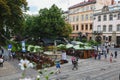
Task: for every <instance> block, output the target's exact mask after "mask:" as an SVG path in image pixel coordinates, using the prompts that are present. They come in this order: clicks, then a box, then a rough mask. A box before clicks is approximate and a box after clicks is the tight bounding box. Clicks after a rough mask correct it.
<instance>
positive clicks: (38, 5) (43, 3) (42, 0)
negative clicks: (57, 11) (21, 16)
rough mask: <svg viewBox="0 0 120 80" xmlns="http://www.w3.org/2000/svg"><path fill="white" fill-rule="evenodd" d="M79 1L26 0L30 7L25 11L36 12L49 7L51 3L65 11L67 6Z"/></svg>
mask: <svg viewBox="0 0 120 80" xmlns="http://www.w3.org/2000/svg"><path fill="white" fill-rule="evenodd" d="M81 1H83V0H27V2H28V7H30V11H28V12H27V13H29V14H37V13H38V11H39V10H40V9H43V8H50V7H51V6H52V5H53V4H56V5H57V6H58V7H59V8H61V9H62V10H64V11H65V10H67V9H68V7H69V6H71V5H74V4H77V3H80V2H81ZM33 7H34V8H33ZM34 9H35V10H34Z"/></svg>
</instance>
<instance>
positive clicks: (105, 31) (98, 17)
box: [93, 4, 120, 45]
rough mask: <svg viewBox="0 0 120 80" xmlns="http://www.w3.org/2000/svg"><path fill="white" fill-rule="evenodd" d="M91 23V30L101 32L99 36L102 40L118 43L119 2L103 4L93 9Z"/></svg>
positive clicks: (119, 31)
mask: <svg viewBox="0 0 120 80" xmlns="http://www.w3.org/2000/svg"><path fill="white" fill-rule="evenodd" d="M93 25H94V27H93V32H94V33H98V34H100V33H101V34H102V35H99V36H101V39H102V41H103V42H110V43H114V44H119V45H120V4H116V5H111V6H104V7H103V8H102V9H100V10H96V11H94V23H93ZM95 37H96V36H94V37H93V38H94V39H95Z"/></svg>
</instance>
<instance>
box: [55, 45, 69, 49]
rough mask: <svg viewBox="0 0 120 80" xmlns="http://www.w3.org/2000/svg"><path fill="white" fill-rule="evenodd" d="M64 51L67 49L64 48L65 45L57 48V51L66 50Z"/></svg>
mask: <svg viewBox="0 0 120 80" xmlns="http://www.w3.org/2000/svg"><path fill="white" fill-rule="evenodd" d="M66 49H67V48H66V46H65V45H62V46H60V47H58V48H57V50H66Z"/></svg>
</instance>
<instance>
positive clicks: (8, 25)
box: [0, 0, 28, 38]
mask: <svg viewBox="0 0 120 80" xmlns="http://www.w3.org/2000/svg"><path fill="white" fill-rule="evenodd" d="M27 9H28V8H27V2H26V0H0V18H1V19H0V32H1V34H2V35H3V36H6V35H7V36H6V37H9V36H10V34H11V33H13V34H16V33H18V32H20V30H21V29H22V28H21V27H22V25H23V19H24V18H23V11H26V10H27ZM8 34H9V35H8ZM1 37H2V36H1ZM2 38H3V37H2Z"/></svg>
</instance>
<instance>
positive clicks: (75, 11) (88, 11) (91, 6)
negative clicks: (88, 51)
mask: <svg viewBox="0 0 120 80" xmlns="http://www.w3.org/2000/svg"><path fill="white" fill-rule="evenodd" d="M106 1H107V2H106ZM111 4H113V0H88V1H84V2H81V3H79V4H76V5H73V6H71V7H69V23H70V24H71V26H72V29H73V32H72V34H71V35H70V37H71V38H79V37H80V36H83V37H86V38H87V40H90V39H92V33H93V22H94V19H93V14H94V11H95V10H99V9H101V8H103V6H104V5H111Z"/></svg>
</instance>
